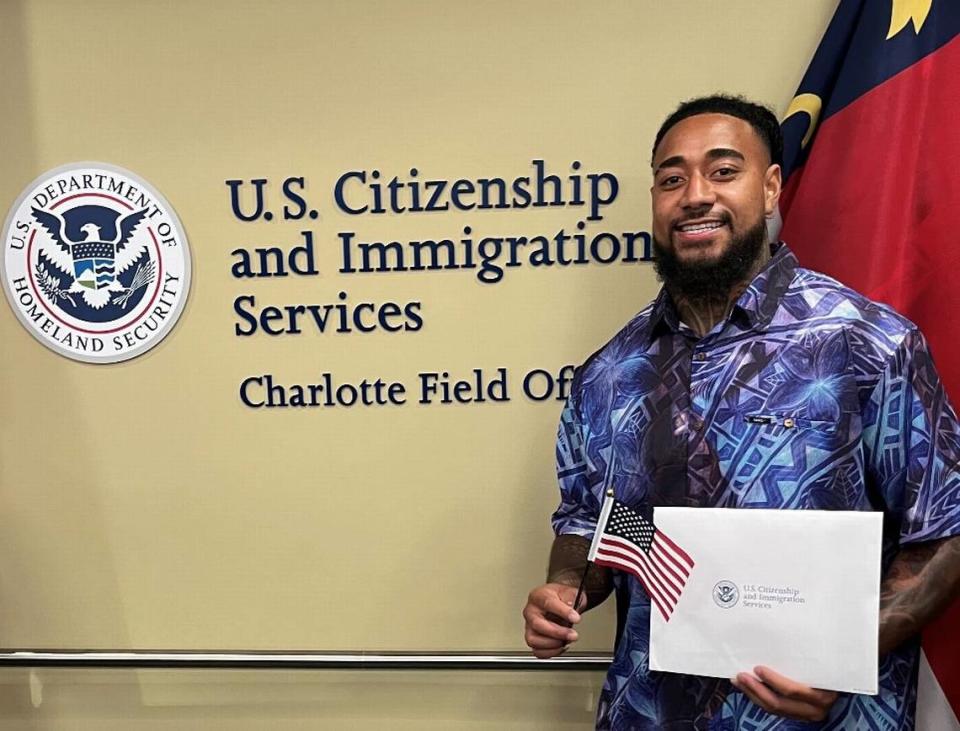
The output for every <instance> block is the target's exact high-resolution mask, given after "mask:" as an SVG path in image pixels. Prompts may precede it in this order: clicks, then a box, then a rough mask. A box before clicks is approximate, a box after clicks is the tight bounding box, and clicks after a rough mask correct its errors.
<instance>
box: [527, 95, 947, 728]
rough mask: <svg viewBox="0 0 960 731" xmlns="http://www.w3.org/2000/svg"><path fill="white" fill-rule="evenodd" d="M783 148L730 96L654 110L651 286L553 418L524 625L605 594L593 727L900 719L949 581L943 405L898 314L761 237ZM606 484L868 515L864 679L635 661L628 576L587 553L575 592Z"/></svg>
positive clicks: (888, 722) (771, 125)
mask: <svg viewBox="0 0 960 731" xmlns="http://www.w3.org/2000/svg"><path fill="white" fill-rule="evenodd" d="M781 154H782V140H781V137H780V128H779V125H778V124H777V120H776V118H775V117H774V115H773V114H772V113H771V112H770V111H769V110H767V109H765V108H764V107H762V106H759V105H756V104H753V103H751V102H748V101H745V100H743V99H740V98H734V97H727V96H712V97H706V98H701V99H696V100H693V101H690V102H686V103H684V104H682V105H681V106H680V107H679V108H678V109H677V110H676V111H675V112H674V113H673V114H672V115H671V116H670V117H668V118H667V120H666V121H665V122H664V123H663V125H662V126H661V128H660V131H659V132H658V134H657V137H656V141H655V143H654V146H653V160H652V165H653V174H654V182H653V187H652V189H651V197H652V203H653V233H654V246H655V249H656V253H657V259H656V269H657V272H658V274H659V276H660V278H661V280H662V282H663V289H662V290H661V292H660V294H659V296H658V297H657V299H656V300H655V301H654V302H653V303H651V304H650V305H649V306H647V307H646V308H645V309H644V310H643V311H641V312H640V313H639V314H638V315H637V316H636V317H635V318H633V320H631V321H630V322H629V323H628V324H627V325H626V327H624V328H623V329H622V330H621V331H620V332H619V333H618V334H617V335H615V336H614V337H613V339H612V340H610V342H608V343H607V344H606V345H605V346H604V347H603V348H601V349H600V350H599V351H598V352H597V353H595V354H594V355H593V356H591V357H590V358H589V359H588V360H587V361H586V363H584V364H583V366H581V368H579V369H578V371H577V374H576V376H575V378H574V382H573V386H572V392H571V395H570V398H569V400H568V402H567V404H566V406H565V408H564V411H563V415H562V417H561V424H560V431H559V437H558V443H557V467H558V475H559V480H560V506H559V507H558V509H557V511H556V512H555V513H554V516H553V525H554V530H555V531H556V534H557V537H556V539H555V541H554V544H553V548H552V550H551V555H550V567H549V571H548V577H547V583H546V584H544V585H542V586H539V587H537V588H535V589H534V590H533V591H531V592H530V595H529V597H528V599H527V604H526V606H525V607H524V610H523V616H524V619H525V622H526V634H525V638H526V641H527V644H528V645H529V646H530V647H531V648H532V649H533V651H534V654H536V655H537V656H538V657H553V656H556V655H558V654H560V653H562V652H563V651H564V650H565V649H566V648H567V647H568V646H569V645H570V644H571V643H572V642H575V641H576V639H577V632H576V630H575V629H574V625H576V624H577V623H578V622H579V621H580V618H581V612H582V611H584V610H585V609H589V608H590V607H592V606H595V605H597V604H598V603H600V602H602V601H603V600H604V599H605V598H606V597H607V596H608V595H609V594H610V593H611V591H615V592H616V596H617V606H618V628H617V640H616V651H615V656H614V661H613V663H612V664H611V666H610V670H609V673H608V675H607V681H606V683H605V685H604V688H603V692H602V694H601V698H600V704H599V711H598V718H597V726H598V728H614V729H646V728H650V729H740V728H750V729H757V730H761V729H775V728H776V729H782V728H788V727H789V728H792V727H793V726H791V725H789V724H788V725H784V724H785V721H784V719H785V718H786V719H798V720H806V721H811V722H813V723H812V725H809V726H807V725H804V726H803V728H831V729H847V728H884V729H911V728H913V715H914V708H915V702H916V678H917V667H918V658H919V640H918V636H917V633H918V632H919V630H920V628H921V627H923V625H924V624H926V623H927V622H929V621H930V620H931V619H932V618H933V617H934V616H935V615H936V614H937V613H938V612H939V611H940V610H941V609H943V608H944V607H945V606H946V604H947V603H949V601H950V600H951V599H952V598H953V597H954V596H955V595H956V594H957V589H958V586H960V538H956V537H954V536H957V535H958V534H960V471H958V463H960V425H958V423H957V418H956V415H955V414H954V412H953V410H952V408H951V407H950V405H949V403H948V402H947V399H946V397H945V395H944V392H943V388H942V386H941V384H940V381H939V378H938V377H937V374H936V371H935V369H934V366H933V362H932V360H931V358H930V354H929V352H928V349H927V346H926V343H925V341H924V339H923V336H922V335H921V334H920V333H919V332H918V330H917V329H916V327H915V326H914V325H913V324H912V323H910V322H909V321H907V320H906V319H904V318H903V317H901V316H900V315H898V314H897V313H895V312H893V311H892V310H891V309H889V308H888V307H885V306H884V305H882V304H878V303H875V302H871V301H870V300H868V299H866V298H865V297H863V296H862V295H860V294H858V293H856V292H854V291H852V290H850V289H848V288H845V287H844V286H843V285H841V284H839V283H838V282H836V281H835V280H832V279H830V278H829V277H826V276H824V275H822V274H818V273H816V272H812V271H809V270H806V269H803V268H801V267H800V266H799V264H798V262H797V260H796V259H795V257H794V256H793V254H792V253H791V252H790V250H789V248H788V247H787V245H786V244H784V243H777V244H774V245H772V246H771V245H770V244H769V243H768V241H767V226H766V223H767V219H768V218H770V217H771V216H773V215H774V212H775V211H776V206H777V200H778V198H779V195H780V165H779V162H780V156H781ZM839 254H840V252H838V255H839ZM748 417H749V418H748ZM769 465H775V466H769ZM608 488H612V489H613V490H614V493H615V495H616V497H617V499H618V500H620V501H621V502H624V503H626V504H627V505H630V506H631V507H633V508H634V509H635V510H637V511H638V512H641V513H643V514H644V515H646V517H648V518H649V517H651V514H652V508H653V506H657V505H681V506H694V507H696V506H702V507H730V508H737V507H741V508H747V507H753V508H757V507H765V508H778V509H829V510H880V511H883V513H884V543H883V558H882V561H883V576H884V580H883V585H882V587H881V609H880V657H879V659H878V660H879V673H880V693H879V694H878V695H877V696H864V695H853V694H839V695H838V694H837V693H833V692H828V691H823V690H817V689H814V688H809V687H805V686H803V685H801V684H799V683H796V682H794V681H792V680H790V679H789V678H785V677H783V676H782V675H780V674H778V673H777V672H776V669H775V668H774V669H770V668H763V667H758V668H744V672H743V673H740V674H739V675H737V676H736V677H735V678H732V679H730V680H720V679H716V678H705V677H697V676H685V675H679V674H674V673H657V672H651V671H650V670H649V669H648V631H649V619H650V601H649V599H648V597H647V595H646V594H645V593H644V591H643V588H642V587H641V585H640V584H639V582H638V581H636V579H634V578H633V577H632V576H630V575H627V574H623V573H619V572H615V571H610V570H608V569H601V568H598V567H595V568H592V569H591V571H590V574H589V579H588V584H587V592H586V599H585V601H584V602H582V605H581V606H580V607H577V608H576V610H579V611H576V610H575V609H574V608H573V607H572V604H573V601H574V597H575V595H576V587H577V585H578V583H579V581H580V577H581V575H582V573H583V568H584V566H585V562H586V555H587V550H588V548H589V539H590V538H591V536H592V534H593V532H594V530H595V529H596V524H597V519H598V515H599V512H600V506H601V504H602V502H603V495H604V494H605V491H606V490H607V489H608ZM829 621H830V618H829V617H824V622H829ZM784 641H785V642H789V638H784Z"/></svg>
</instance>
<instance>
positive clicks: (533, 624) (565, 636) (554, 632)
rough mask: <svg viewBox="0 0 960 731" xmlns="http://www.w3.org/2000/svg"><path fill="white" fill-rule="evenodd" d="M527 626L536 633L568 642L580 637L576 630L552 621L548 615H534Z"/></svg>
mask: <svg viewBox="0 0 960 731" xmlns="http://www.w3.org/2000/svg"><path fill="white" fill-rule="evenodd" d="M527 627H528V628H529V629H530V630H531V631H533V632H534V633H535V634H538V635H542V636H543V637H552V638H553V639H555V640H561V641H562V642H566V643H570V642H576V641H577V639H578V638H579V635H578V634H577V631H576V630H573V629H570V628H569V627H566V626H564V625H560V624H556V623H554V622H551V621H550V620H549V619H547V618H546V617H534V618H533V619H531V620H529V621H528V622H527Z"/></svg>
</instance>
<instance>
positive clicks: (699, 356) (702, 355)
mask: <svg viewBox="0 0 960 731" xmlns="http://www.w3.org/2000/svg"><path fill="white" fill-rule="evenodd" d="M693 359H694V360H697V361H701V362H702V361H705V360H706V359H707V354H706V353H694V354H693Z"/></svg>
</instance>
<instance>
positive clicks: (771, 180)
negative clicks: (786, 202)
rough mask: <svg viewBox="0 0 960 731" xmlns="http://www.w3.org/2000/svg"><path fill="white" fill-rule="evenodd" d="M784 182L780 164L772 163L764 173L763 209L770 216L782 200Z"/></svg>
mask: <svg viewBox="0 0 960 731" xmlns="http://www.w3.org/2000/svg"><path fill="white" fill-rule="evenodd" d="M782 183H783V179H782V172H781V170H780V166H779V165H771V166H770V167H768V168H767V172H766V173H764V175H763V210H764V213H765V214H766V216H767V218H770V217H771V216H772V215H773V214H774V213H776V210H777V203H778V202H779V201H780V189H781V185H782Z"/></svg>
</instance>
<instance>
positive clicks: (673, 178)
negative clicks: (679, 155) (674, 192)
mask: <svg viewBox="0 0 960 731" xmlns="http://www.w3.org/2000/svg"><path fill="white" fill-rule="evenodd" d="M679 182H680V176H679V175H668V176H667V177H666V178H664V179H663V180H661V181H660V185H666V186H671V185H677V183H679Z"/></svg>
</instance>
